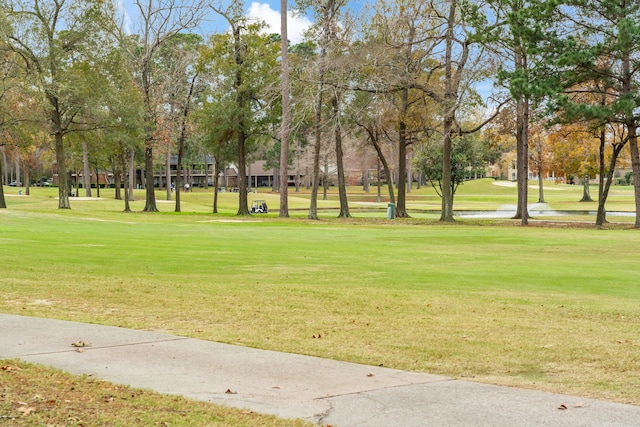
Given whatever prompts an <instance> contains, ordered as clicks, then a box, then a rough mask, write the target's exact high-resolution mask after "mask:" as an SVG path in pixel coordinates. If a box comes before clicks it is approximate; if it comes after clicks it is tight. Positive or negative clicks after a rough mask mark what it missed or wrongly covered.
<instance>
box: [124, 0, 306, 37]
mask: <svg viewBox="0 0 640 427" xmlns="http://www.w3.org/2000/svg"><path fill="white" fill-rule="evenodd" d="M118 1H119V2H120V4H121V5H122V7H124V9H125V10H126V20H128V22H129V25H128V26H129V28H135V26H136V22H137V21H138V16H139V15H138V9H137V7H136V5H135V0H118ZM141 1H142V2H143V4H144V3H146V2H147V1H148V0H141ZM245 11H246V14H247V16H250V17H252V18H257V19H260V20H262V21H264V22H266V23H267V24H268V25H269V26H270V29H269V31H268V32H269V33H279V32H280V0H275V1H273V0H270V1H268V2H259V1H255V2H247V3H246V5H245ZM288 16H289V20H288V33H289V34H288V35H289V40H291V43H292V44H297V43H300V42H301V41H302V34H303V32H304V31H305V30H306V29H307V28H308V27H309V26H310V25H311V21H310V20H309V19H308V18H306V17H304V16H292V14H291V12H289V15H288ZM209 21H210V22H208V23H207V24H205V25H204V26H203V29H202V32H203V34H204V35H210V34H213V33H219V32H224V31H226V30H227V29H228V25H227V24H226V22H225V21H224V20H223V19H221V18H220V17H218V16H216V14H215V12H213V10H211V13H209Z"/></svg>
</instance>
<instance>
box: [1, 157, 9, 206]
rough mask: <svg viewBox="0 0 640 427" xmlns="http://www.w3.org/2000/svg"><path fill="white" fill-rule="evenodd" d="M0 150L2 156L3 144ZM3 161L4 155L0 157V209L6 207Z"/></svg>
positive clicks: (4, 159)
mask: <svg viewBox="0 0 640 427" xmlns="http://www.w3.org/2000/svg"><path fill="white" fill-rule="evenodd" d="M0 151H2V154H3V157H4V146H0ZM5 161H6V157H4V158H3V159H0V209H6V208H7V201H6V200H5V198H4V188H3V187H2V186H3V185H4V182H3V179H5Z"/></svg>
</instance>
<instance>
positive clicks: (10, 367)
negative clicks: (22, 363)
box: [0, 365, 20, 372]
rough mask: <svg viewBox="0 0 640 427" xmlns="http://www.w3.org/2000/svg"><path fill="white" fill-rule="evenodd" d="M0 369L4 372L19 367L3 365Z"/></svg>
mask: <svg viewBox="0 0 640 427" xmlns="http://www.w3.org/2000/svg"><path fill="white" fill-rule="evenodd" d="M0 370H2V371H4V372H13V371H19V370H20V368H18V367H17V366H11V365H4V366H3V367H1V368H0Z"/></svg>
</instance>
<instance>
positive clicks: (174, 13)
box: [120, 0, 209, 212]
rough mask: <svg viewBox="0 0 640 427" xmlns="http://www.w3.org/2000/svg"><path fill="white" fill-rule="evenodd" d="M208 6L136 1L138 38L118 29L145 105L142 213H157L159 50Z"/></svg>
mask: <svg viewBox="0 0 640 427" xmlns="http://www.w3.org/2000/svg"><path fill="white" fill-rule="evenodd" d="M208 3H209V2H207V1H205V0H136V1H135V5H136V8H137V11H138V13H139V19H140V21H139V28H138V32H137V37H134V38H133V39H132V38H130V37H129V36H128V35H127V34H126V33H125V31H124V28H122V27H121V33H120V37H121V39H122V41H123V43H122V45H123V46H124V47H125V49H127V51H128V54H129V56H130V57H131V59H132V61H133V63H134V64H135V65H134V67H135V70H134V73H135V75H137V76H139V78H140V90H141V91H142V96H143V100H144V106H145V115H144V123H145V126H144V143H145V147H144V154H145V189H146V203H145V207H144V211H145V212H157V211H158V208H157V206H156V196H155V190H154V185H153V175H154V165H153V149H154V146H155V142H156V137H155V135H154V133H155V130H156V126H157V123H158V122H157V121H158V116H159V109H160V108H161V107H162V103H161V102H160V100H161V99H162V96H163V94H162V93H158V92H157V91H156V90H155V89H156V86H155V84H154V83H155V80H156V75H155V68H154V63H155V61H156V60H157V57H158V55H159V52H160V49H161V47H163V46H164V45H165V44H166V43H167V42H169V41H170V40H171V39H172V38H174V37H175V36H176V35H177V34H179V33H180V32H181V31H185V30H193V29H195V28H197V26H198V25H199V24H200V22H201V21H202V19H203V18H204V17H205V15H206V12H207V11H208V8H207V5H208Z"/></svg>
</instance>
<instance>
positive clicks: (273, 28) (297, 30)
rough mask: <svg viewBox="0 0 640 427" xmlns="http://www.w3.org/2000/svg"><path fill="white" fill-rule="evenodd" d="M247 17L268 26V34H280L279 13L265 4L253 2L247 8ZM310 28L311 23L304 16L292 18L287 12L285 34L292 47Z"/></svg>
mask: <svg viewBox="0 0 640 427" xmlns="http://www.w3.org/2000/svg"><path fill="white" fill-rule="evenodd" d="M247 16H249V17H251V18H256V19H259V20H261V21H264V22H265V23H266V24H267V25H268V26H269V30H268V31H269V32H270V33H280V12H278V11H277V10H273V9H272V8H271V5H269V4H267V3H258V2H253V3H251V6H250V7H249V11H248V12H247ZM310 26H311V21H310V20H309V18H307V17H306V16H293V15H292V13H291V12H287V33H288V38H289V40H290V41H291V44H292V45H295V44H298V43H300V42H301V41H302V35H303V33H304V31H305V30H307V28H309V27H310Z"/></svg>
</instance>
